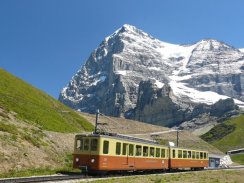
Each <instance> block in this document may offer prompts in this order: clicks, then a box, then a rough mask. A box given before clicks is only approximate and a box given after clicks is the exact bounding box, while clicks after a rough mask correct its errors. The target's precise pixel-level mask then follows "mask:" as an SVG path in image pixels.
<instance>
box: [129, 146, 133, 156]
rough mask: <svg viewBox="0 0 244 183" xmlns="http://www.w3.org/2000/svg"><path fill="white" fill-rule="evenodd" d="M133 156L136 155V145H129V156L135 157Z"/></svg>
mask: <svg viewBox="0 0 244 183" xmlns="http://www.w3.org/2000/svg"><path fill="white" fill-rule="evenodd" d="M133 155H134V145H133V144H129V156H133Z"/></svg>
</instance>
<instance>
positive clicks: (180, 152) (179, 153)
mask: <svg viewBox="0 0 244 183" xmlns="http://www.w3.org/2000/svg"><path fill="white" fill-rule="evenodd" d="M178 158H182V150H178Z"/></svg>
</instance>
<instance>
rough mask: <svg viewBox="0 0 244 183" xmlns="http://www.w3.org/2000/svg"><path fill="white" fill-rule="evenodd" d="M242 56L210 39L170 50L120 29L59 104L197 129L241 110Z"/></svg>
mask: <svg viewBox="0 0 244 183" xmlns="http://www.w3.org/2000/svg"><path fill="white" fill-rule="evenodd" d="M242 51H243V50H242ZM242 51H240V50H238V49H236V48H234V47H232V46H229V45H227V44H225V43H223V42H220V41H217V40H213V39H206V40H201V41H199V42H197V43H194V44H191V45H175V44H169V43H165V42H162V41H160V40H158V39H155V38H153V37H152V36H150V35H148V34H147V33H145V32H143V31H142V30H139V29H137V28H136V27H134V26H131V25H124V26H123V27H121V28H120V29H118V30H117V31H116V32H114V33H113V34H112V35H110V36H108V37H106V38H105V40H104V41H103V42H102V43H101V44H100V45H99V47H98V48H97V49H95V50H94V51H93V52H92V53H91V55H90V57H89V58H88V60H87V61H86V62H85V64H84V65H83V66H82V67H81V69H80V70H79V71H78V72H77V73H76V74H75V75H74V76H73V77H72V79H71V81H70V82H69V83H68V85H67V86H66V87H65V88H63V90H62V91H61V93H60V96H59V100H60V101H61V102H63V103H64V104H66V105H68V106H70V107H72V108H74V109H76V110H79V111H82V112H88V113H95V111H96V110H97V109H99V110H100V111H101V112H102V113H104V114H106V115H110V116H120V117H125V118H130V119H135V120H139V121H143V122H148V123H152V124H158V125H162V126H169V127H171V126H175V125H176V126H179V125H180V126H181V127H182V128H186V129H192V128H194V129H195V128H198V127H202V126H206V125H208V124H210V122H209V121H212V122H213V121H216V122H217V121H218V120H219V119H221V118H225V117H228V116H231V115H233V114H235V113H236V109H237V108H238V106H239V107H242V106H244V95H243V94H244V73H243V70H244V53H243V52H242Z"/></svg>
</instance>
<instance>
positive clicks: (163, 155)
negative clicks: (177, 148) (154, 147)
mask: <svg viewBox="0 0 244 183" xmlns="http://www.w3.org/2000/svg"><path fill="white" fill-rule="evenodd" d="M161 158H165V149H161Z"/></svg>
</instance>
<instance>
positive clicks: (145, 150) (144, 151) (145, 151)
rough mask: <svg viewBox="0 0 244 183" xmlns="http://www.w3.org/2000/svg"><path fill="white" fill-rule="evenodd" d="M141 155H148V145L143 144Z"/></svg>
mask: <svg viewBox="0 0 244 183" xmlns="http://www.w3.org/2000/svg"><path fill="white" fill-rule="evenodd" d="M143 156H148V147H147V146H143Z"/></svg>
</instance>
